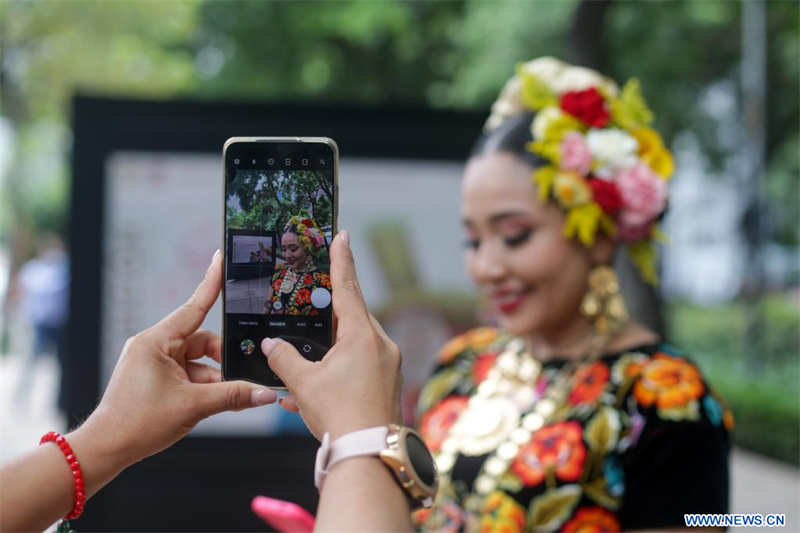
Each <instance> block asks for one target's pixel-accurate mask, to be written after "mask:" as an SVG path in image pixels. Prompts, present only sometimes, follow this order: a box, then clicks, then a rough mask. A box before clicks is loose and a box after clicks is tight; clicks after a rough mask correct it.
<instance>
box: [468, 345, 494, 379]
mask: <svg viewBox="0 0 800 533" xmlns="http://www.w3.org/2000/svg"><path fill="white" fill-rule="evenodd" d="M496 360H497V354H496V353H491V352H487V353H482V354H480V355H479V356H478V357H476V358H475V364H474V365H472V377H473V379H474V380H475V384H476V385H477V384H478V383H480V382H481V381H483V380H484V379H486V376H487V375H488V374H489V370H491V369H492V366H494V362H495V361H496Z"/></svg>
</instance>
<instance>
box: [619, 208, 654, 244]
mask: <svg viewBox="0 0 800 533" xmlns="http://www.w3.org/2000/svg"><path fill="white" fill-rule="evenodd" d="M625 216H626V215H625V213H623V214H622V215H621V216H620V218H619V224H618V225H617V237H619V240H621V241H623V242H636V241H641V240H642V239H649V238H650V235H651V233H652V232H653V223H652V222H645V223H644V224H641V225H635V224H629V223H627V222H626V220H625Z"/></svg>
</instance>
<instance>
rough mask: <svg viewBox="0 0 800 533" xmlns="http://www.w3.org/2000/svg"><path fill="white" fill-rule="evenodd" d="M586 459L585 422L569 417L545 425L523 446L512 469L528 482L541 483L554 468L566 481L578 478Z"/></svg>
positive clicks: (524, 481) (558, 476)
mask: <svg viewBox="0 0 800 533" xmlns="http://www.w3.org/2000/svg"><path fill="white" fill-rule="evenodd" d="M585 459H586V446H584V444H583V441H582V429H581V425H580V424H579V423H578V422H576V421H574V420H569V421H566V422H557V423H555V424H551V425H549V426H545V427H543V428H541V429H540V430H538V431H536V432H535V433H534V434H533V435H532V436H531V440H530V441H529V442H528V443H527V444H524V445H522V446H521V447H520V449H519V452H518V453H517V457H516V459H514V462H513V463H512V465H511V471H512V472H514V473H515V474H516V475H517V476H519V477H520V479H522V481H523V483H524V484H525V485H526V486H533V485H538V484H539V483H541V482H542V481H543V480H544V479H545V477H546V476H547V473H548V472H549V471H552V472H553V473H554V474H555V476H556V477H557V478H559V479H561V480H563V481H577V480H578V478H579V477H580V475H581V471H582V470H583V463H584V460H585Z"/></svg>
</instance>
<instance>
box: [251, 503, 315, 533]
mask: <svg viewBox="0 0 800 533" xmlns="http://www.w3.org/2000/svg"><path fill="white" fill-rule="evenodd" d="M250 508H251V509H252V510H253V512H254V513H255V514H256V516H258V517H259V518H261V519H262V520H263V521H264V522H266V523H267V524H269V525H270V526H272V527H274V528H275V530H276V531H280V532H282V533H284V532H285V533H288V532H293V533H295V532H296V533H311V532H312V531H314V516H313V515H312V514H311V513H309V512H308V511H306V510H305V509H303V508H302V507H300V506H299V505H297V504H295V503H292V502H287V501H284V500H276V499H274V498H267V497H266V496H256V497H255V498H253V501H252V502H251V504H250Z"/></svg>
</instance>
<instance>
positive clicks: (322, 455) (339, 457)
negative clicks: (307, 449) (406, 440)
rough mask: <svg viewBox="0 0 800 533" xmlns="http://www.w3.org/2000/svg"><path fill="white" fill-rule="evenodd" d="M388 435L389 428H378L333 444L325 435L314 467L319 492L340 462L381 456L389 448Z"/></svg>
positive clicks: (353, 434) (353, 433)
mask: <svg viewBox="0 0 800 533" xmlns="http://www.w3.org/2000/svg"><path fill="white" fill-rule="evenodd" d="M388 433H389V428H388V427H386V426H378V427H373V428H368V429H361V430H359V431H353V432H352V433H347V434H346V435H342V436H341V437H339V438H338V439H336V440H335V441H333V442H331V441H330V435H329V434H328V433H325V435H323V437H322V443H321V444H320V447H319V450H317V459H316V462H315V465H314V485H316V487H317V490H322V484H323V483H324V482H325V477H326V476H327V475H328V472H330V470H331V468H333V466H334V465H335V464H336V463H338V462H339V461H343V460H345V459H349V458H351V457H360V456H365V455H379V454H380V453H381V452H382V451H383V450H385V449H386V447H387V444H386V436H387V435H388Z"/></svg>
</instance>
